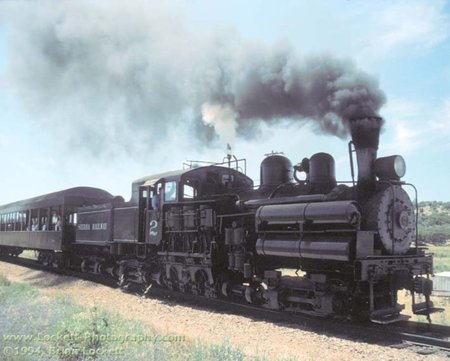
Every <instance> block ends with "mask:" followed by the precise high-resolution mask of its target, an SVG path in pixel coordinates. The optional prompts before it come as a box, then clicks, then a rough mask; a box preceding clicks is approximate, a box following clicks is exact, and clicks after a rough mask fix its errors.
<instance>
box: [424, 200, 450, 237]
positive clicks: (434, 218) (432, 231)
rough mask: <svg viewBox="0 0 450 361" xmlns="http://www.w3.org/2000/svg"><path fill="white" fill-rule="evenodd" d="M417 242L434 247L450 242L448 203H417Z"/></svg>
mask: <svg viewBox="0 0 450 361" xmlns="http://www.w3.org/2000/svg"><path fill="white" fill-rule="evenodd" d="M419 240H420V241H423V242H426V243H433V244H435V245H442V244H445V243H446V242H447V241H450V202H438V201H432V202H420V203H419Z"/></svg>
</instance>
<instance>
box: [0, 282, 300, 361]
mask: <svg viewBox="0 0 450 361" xmlns="http://www.w3.org/2000/svg"><path fill="white" fill-rule="evenodd" d="M0 309H1V312H0V325H1V329H0V360H4V361H13V360H14V361H28V360H29V361H43V360H46V361H51V360H64V361H78V360H99V361H103V360H108V361H115V360H118V361H119V360H121V361H122V360H126V361H133V360H146V361H151V360H174V361H178V360H180V361H182V360H192V361H203V360H205V361H206V360H208V361H209V360H211V361H213V360H229V361H239V360H253V361H263V360H268V359H269V358H268V357H266V356H264V355H261V356H248V355H246V354H245V353H244V351H243V350H242V349H240V348H238V347H234V346H232V345H230V344H229V342H224V343H223V344H208V343H206V342H203V341H199V340H190V339H188V338H186V337H185V336H180V335H163V334H158V333H156V332H155V331H154V330H153V329H152V327H151V325H148V324H144V323H142V322H139V321H129V320H124V319H122V318H121V317H119V316H118V315H115V314H111V313H108V312H105V311H103V310H101V309H98V308H90V309H88V308H85V307H82V306H80V305H78V304H75V303H73V302H72V301H71V300H70V299H68V298H64V297H53V298H49V297H47V296H45V295H43V294H42V293H40V292H39V291H38V290H37V289H35V288H33V287H31V286H29V285H27V284H23V283H11V282H9V281H8V280H7V278H6V277H4V276H3V275H1V274H0ZM284 360H285V361H287V359H284ZM290 360H291V359H290ZM292 360H294V359H292Z"/></svg>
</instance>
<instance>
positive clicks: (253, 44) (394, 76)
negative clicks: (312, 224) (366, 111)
mask: <svg viewBox="0 0 450 361" xmlns="http://www.w3.org/2000/svg"><path fill="white" fill-rule="evenodd" d="M449 58H450V2H449V1H439V0H437V1H432V0H428V1H419V0H408V1H392V0H391V1H383V0H378V1H371V2H368V1H363V0H361V1H358V0H327V1H325V0H322V1H314V2H313V1H306V0H305V1H301V0H295V1H294V0H292V1H290V0H285V1H282V2H280V1H268V0H266V1H264V0H260V1H256V0H255V1H253V0H247V1H236V0H228V1H220V2H219V1H210V0H184V1H181V0H180V1H173V2H170V3H169V4H163V2H156V1H144V0H135V1H130V2H127V3H126V4H125V2H119V1H100V0H98V1H87V0H81V1H76V2H75V1H44V0H43V1H18V0H15V1H5V0H3V1H0V126H1V132H0V159H1V160H2V168H1V169H2V176H1V177H0V204H5V203H9V202H13V201H16V200H20V199H25V198H29V197H32V196H36V195H40V194H45V193H49V192H53V191H57V190H61V189H66V188H70V187H75V186H94V187H99V188H102V189H105V190H107V191H109V192H111V193H113V194H117V195H122V196H123V197H124V198H125V199H128V198H129V197H130V192H131V183H132V181H133V180H134V179H137V178H140V177H142V176H146V175H151V174H154V173H155V174H156V173H161V172H165V171H170V170H175V169H179V168H181V167H182V163H183V161H185V160H192V159H194V160H205V161H221V160H222V159H223V157H224V156H225V154H226V144H227V143H230V144H231V145H232V149H233V152H234V154H235V155H236V156H237V157H238V158H246V159H247V174H248V175H249V176H250V177H252V178H253V179H255V181H256V182H258V181H259V180H258V178H259V164H260V162H261V161H262V160H263V159H264V157H265V154H268V153H271V152H283V153H284V154H285V155H286V156H287V157H288V158H290V160H291V161H292V162H293V163H294V164H296V163H298V162H300V161H301V160H302V159H303V158H304V157H310V156H311V155H313V154H314V153H316V152H328V153H330V154H332V155H333V156H334V158H335V160H336V171H337V177H338V179H340V180H349V178H350V171H349V162H348V154H347V143H348V141H349V137H348V135H347V134H345V132H344V133H340V134H338V136H336V135H332V134H330V132H329V131H326V130H325V131H319V130H320V129H322V130H323V129H324V128H320V127H321V126H322V125H320V124H324V123H320V121H321V120H318V118H320V117H318V116H316V113H315V110H314V111H311V112H309V108H310V105H311V102H313V101H315V102H318V103H321V104H322V102H325V100H326V99H322V98H320V97H312V96H309V97H306V100H305V104H306V105H305V107H304V108H301V107H300V108H301V109H300V110H299V111H300V113H301V114H300V115H302V114H303V115H305V114H306V115H305V116H307V117H308V116H310V117H311V118H315V119H314V121H307V120H305V119H304V118H302V117H301V116H300V117H299V114H297V113H296V114H294V115H292V114H290V113H289V114H288V113H284V112H282V111H281V112H274V114H272V115H271V116H270V119H269V118H267V119H268V120H267V119H266V118H265V117H268V115H267V112H263V111H262V110H261V107H262V108H264V106H266V105H267V104H269V105H270V106H269V105H267V107H269V108H270V107H271V106H272V103H271V101H272V100H273V99H266V98H264V97H263V96H264V94H265V93H262V92H260V91H259V90H258V92H256V93H255V94H256V95H255V96H254V97H253V98H252V97H251V96H249V93H251V92H252V91H254V90H255V89H254V83H252V82H251V80H252V79H253V78H252V76H255V73H254V72H253V71H254V69H257V72H256V73H257V76H260V77H261V78H262V79H266V80H267V77H270V76H272V75H273V69H274V67H275V68H276V69H278V68H277V66H278V65H277V64H278V63H280V64H282V65H280V67H281V69H282V71H283V72H284V73H283V76H284V77H285V78H283V79H287V80H286V83H284V86H287V85H286V84H287V83H289V81H292V82H293V83H294V85H295V84H297V83H295V81H297V80H296V79H297V78H296V76H297V77H300V80H299V82H300V83H299V84H302V82H303V83H305V82H307V83H311V82H314V81H315V80H317V77H316V75H317V74H316V75H314V76H313V75H311V74H312V73H314V70H317V69H319V71H321V70H320V69H322V70H323V69H325V70H326V71H328V73H327V74H328V75H329V74H331V73H333V72H335V71H338V72H343V73H345V74H349V75H348V76H346V77H343V78H344V80H342V79H341V84H342V82H344V83H346V82H347V83H348V82H350V83H352V84H354V82H356V83H358V84H360V83H363V84H368V85H367V86H368V89H369V90H370V91H369V93H370V94H369V95H373V97H377V96H378V98H377V99H378V100H379V102H378V103H376V106H374V107H376V108H377V107H378V106H379V107H380V109H379V114H380V115H381V116H382V117H383V118H384V119H385V125H384V127H383V131H382V134H381V138H380V146H379V150H378V155H379V156H387V155H393V154H400V155H402V156H403V157H404V158H405V160H406V165H407V171H406V175H405V177H404V179H403V180H405V181H407V182H409V183H413V184H414V185H415V186H416V187H417V189H418V192H419V200H438V201H450V186H449V183H450V182H449V179H450V163H449V162H450V161H449V156H448V154H449V153H450V62H449V61H448V59H449ZM274 64H275V65H274ZM261 69H263V70H264V71H262V70H261ZM330 69H332V70H330ZM297 70H298V73H296V71H297ZM289 72H291V73H292V74H291V73H289ZM285 73H289V74H287V75H286V74H285ZM242 74H245V76H244V75H242ZM299 74H300V75H299ZM302 77H303V78H302ZM224 78H225V80H223V79H224ZM249 79H250V80H249ZM277 79H278V78H277ZM305 79H306V80H305ZM253 80H254V79H253ZM259 80H260V79H259V78H258V81H259ZM333 84H334V85H335V83H333ZM297 85H298V84H297ZM334 85H333V86H334ZM344 87H345V85H344ZM294 88H295V86H294ZM303 90H304V89H303ZM380 92H381V93H382V94H384V100H382V97H381V96H379V95H380ZM269 94H272V93H270V92H269ZM292 94H294V93H290V95H292ZM302 94H303V93H302ZM231 96H232V97H231ZM296 96H298V95H296ZM230 97H231V98H232V99H233V101H234V102H233V101H230ZM261 97H262V98H261ZM269 98H270V97H269ZM324 98H327V96H324ZM295 99H300V101H301V100H302V99H301V98H295ZM371 99H372V98H371ZM255 101H258V102H260V103H258V102H257V103H256V104H257V105H258V104H260V105H261V107H260V108H258V107H256V108H255V107H253V108H252V106H253V104H255ZM217 104H219V105H217ZM230 104H231V105H230ZM283 104H284V103H283ZM332 104H334V103H332ZM278 105H279V104H276V106H278ZM327 106H328V105H327ZM205 107H206V108H207V109H208V111H210V112H212V114H213V115H214V114H215V115H217V114H219V115H220V117H222V118H220V121H216V120H214V119H213V120H212V121H207V117H206V116H205V109H206V108H205ZM270 109H272V108H270ZM333 109H334V108H333ZM295 111H297V109H296V110H295ZM246 112H247V113H246ZM305 112H306V113H305ZM308 112H309V113H308ZM325 113H326V114H325V116H324V117H325V118H326V117H328V116H329V113H328V112H327V111H326V112H325ZM245 114H248V117H247V118H246V117H245ZM322 115H323V114H322ZM202 116H203V118H202ZM258 117H260V118H261V119H262V118H264V119H263V120H264V121H263V120H261V121H260V120H259V119H256V118H258ZM213 118H214V117H213ZM294 118H295V119H294ZM316 118H317V119H316ZM224 119H225V120H224ZM327 119H328V118H327ZM330 119H331V120H330V122H331V123H326V124H328V125H329V124H332V125H334V124H335V123H334V122H335V118H330ZM266 120H267V121H266ZM318 121H319V123H318ZM318 124H319V125H318Z"/></svg>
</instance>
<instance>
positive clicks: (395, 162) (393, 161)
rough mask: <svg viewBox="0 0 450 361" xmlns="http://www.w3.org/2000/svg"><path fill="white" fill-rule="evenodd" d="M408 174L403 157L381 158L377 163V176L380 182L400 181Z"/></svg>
mask: <svg viewBox="0 0 450 361" xmlns="http://www.w3.org/2000/svg"><path fill="white" fill-rule="evenodd" d="M405 173H406V163H405V160H404V159H403V157H402V156H401V155H391V156H389V157H381V158H378V159H377V160H376V161H375V174H376V176H377V177H378V178H379V179H380V180H400V178H401V177H403V176H404V175H405Z"/></svg>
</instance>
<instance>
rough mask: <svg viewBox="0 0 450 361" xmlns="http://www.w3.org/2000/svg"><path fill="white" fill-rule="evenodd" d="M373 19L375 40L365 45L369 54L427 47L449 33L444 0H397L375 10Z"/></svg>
mask: <svg viewBox="0 0 450 361" xmlns="http://www.w3.org/2000/svg"><path fill="white" fill-rule="evenodd" d="M373 19H374V20H373V21H374V24H375V25H374V29H373V30H372V36H370V38H371V39H372V41H371V42H369V44H368V45H367V46H366V47H365V50H364V53H366V55H372V56H381V55H385V54H387V53H389V52H391V51H393V50H398V49H401V50H402V49H403V50H405V49H408V50H413V51H424V49H428V48H432V47H434V46H436V45H438V44H440V43H442V42H443V41H445V40H446V39H448V37H449V34H450V19H449V16H448V15H447V14H446V13H445V1H444V0H438V1H424V0H408V1H400V2H394V3H393V4H390V5H388V6H387V7H383V8H380V9H379V10H378V11H375V15H374V17H373Z"/></svg>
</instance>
